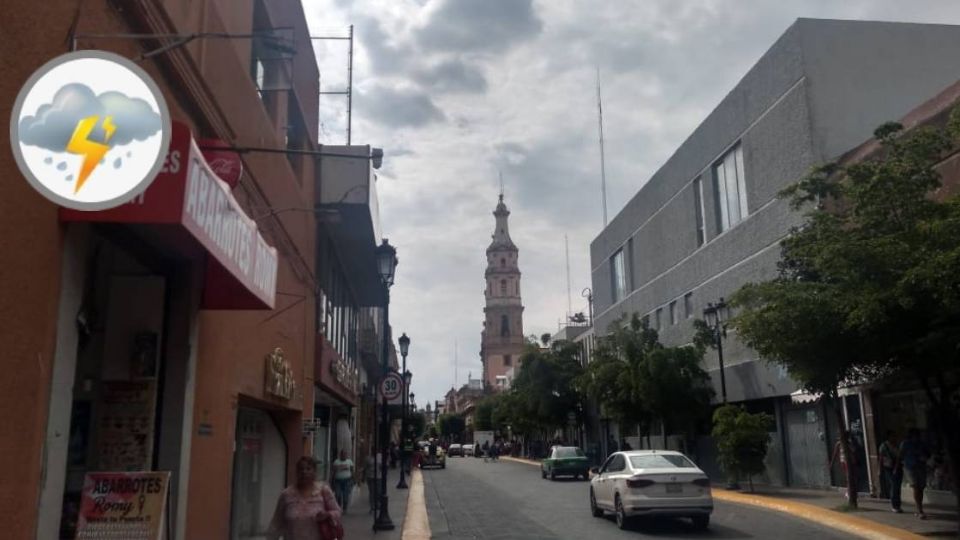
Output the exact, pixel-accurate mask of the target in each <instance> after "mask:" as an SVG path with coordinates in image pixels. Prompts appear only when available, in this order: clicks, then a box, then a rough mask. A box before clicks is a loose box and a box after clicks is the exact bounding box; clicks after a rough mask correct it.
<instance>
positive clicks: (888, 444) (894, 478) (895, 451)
mask: <svg viewBox="0 0 960 540" xmlns="http://www.w3.org/2000/svg"><path fill="white" fill-rule="evenodd" d="M878 453H879V454H880V491H881V492H884V493H881V496H882V495H884V494H885V495H887V496H888V497H889V498H890V509H891V510H893V511H894V512H896V513H898V514H899V513H901V512H903V510H902V509H901V508H900V506H901V500H900V488H901V484H903V467H902V466H901V464H900V448H899V447H898V446H897V444H896V443H895V442H894V433H893V430H889V429H888V430H887V433H886V437H885V438H884V439H883V442H882V443H881V444H880V450H879V452H878Z"/></svg>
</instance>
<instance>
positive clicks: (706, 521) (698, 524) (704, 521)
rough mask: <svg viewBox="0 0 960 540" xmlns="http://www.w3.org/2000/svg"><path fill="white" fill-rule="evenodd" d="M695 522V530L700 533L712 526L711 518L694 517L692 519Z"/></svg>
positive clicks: (707, 516)
mask: <svg viewBox="0 0 960 540" xmlns="http://www.w3.org/2000/svg"><path fill="white" fill-rule="evenodd" d="M690 519H691V520H692V521H693V528H694V529H697V530H698V531H702V530H705V529H706V528H707V527H709V526H710V516H709V515H706V516H693V517H692V518H690Z"/></svg>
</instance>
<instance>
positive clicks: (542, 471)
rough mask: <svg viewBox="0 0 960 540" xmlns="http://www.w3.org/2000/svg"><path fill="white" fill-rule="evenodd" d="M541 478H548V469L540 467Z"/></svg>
mask: <svg viewBox="0 0 960 540" xmlns="http://www.w3.org/2000/svg"><path fill="white" fill-rule="evenodd" d="M540 478H543V479H544V480H546V479H547V471H545V470H543V469H540Z"/></svg>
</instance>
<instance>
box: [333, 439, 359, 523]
mask: <svg viewBox="0 0 960 540" xmlns="http://www.w3.org/2000/svg"><path fill="white" fill-rule="evenodd" d="M353 469H354V466H353V460H352V459H350V458H348V457H347V451H346V450H340V458H339V459H337V460H335V461H334V462H333V487H334V493H335V494H336V496H337V502H338V503H339V504H340V508H342V509H343V513H344V514H346V513H347V508H349V507H350V492H351V491H352V490H353Z"/></svg>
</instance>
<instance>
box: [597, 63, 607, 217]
mask: <svg viewBox="0 0 960 540" xmlns="http://www.w3.org/2000/svg"><path fill="white" fill-rule="evenodd" d="M597 120H598V121H599V124H600V198H601V200H602V202H603V226H604V227H606V226H607V166H606V165H607V164H606V160H605V159H604V155H603V101H602V100H601V99H600V67H599V66H597Z"/></svg>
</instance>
